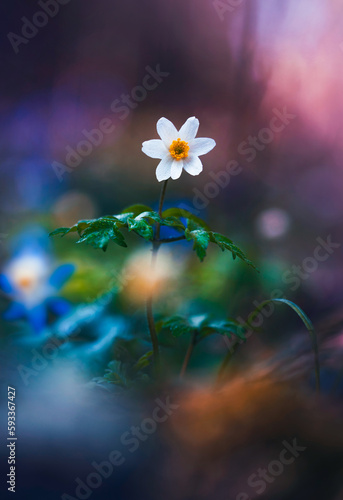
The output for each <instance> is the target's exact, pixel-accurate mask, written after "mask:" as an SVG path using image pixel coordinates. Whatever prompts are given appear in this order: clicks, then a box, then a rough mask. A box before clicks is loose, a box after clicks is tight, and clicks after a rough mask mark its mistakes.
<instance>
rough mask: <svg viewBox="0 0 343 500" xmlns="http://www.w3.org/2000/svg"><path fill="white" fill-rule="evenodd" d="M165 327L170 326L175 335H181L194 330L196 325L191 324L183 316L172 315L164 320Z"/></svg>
mask: <svg viewBox="0 0 343 500" xmlns="http://www.w3.org/2000/svg"><path fill="white" fill-rule="evenodd" d="M163 328H169V330H171V333H172V335H174V337H180V336H181V335H184V334H186V333H191V332H193V331H194V327H193V326H191V325H190V324H189V322H188V320H187V319H186V318H184V317H183V316H172V317H171V318H169V319H167V320H166V321H164V323H163Z"/></svg>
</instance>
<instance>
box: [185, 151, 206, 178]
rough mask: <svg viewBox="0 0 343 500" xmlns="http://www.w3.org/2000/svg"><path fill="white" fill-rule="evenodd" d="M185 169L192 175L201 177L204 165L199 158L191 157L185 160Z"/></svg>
mask: <svg viewBox="0 0 343 500" xmlns="http://www.w3.org/2000/svg"><path fill="white" fill-rule="evenodd" d="M183 168H184V169H185V170H186V172H188V173H189V174H191V175H199V174H200V172H202V163H201V161H200V160H199V158H198V157H197V156H193V155H190V156H188V158H187V159H186V160H184V162H183Z"/></svg>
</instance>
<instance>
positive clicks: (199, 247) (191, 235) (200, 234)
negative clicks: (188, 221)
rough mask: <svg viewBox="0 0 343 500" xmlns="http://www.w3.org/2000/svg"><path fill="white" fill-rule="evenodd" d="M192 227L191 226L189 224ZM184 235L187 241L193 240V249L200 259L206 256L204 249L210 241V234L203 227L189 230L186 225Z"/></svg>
mask: <svg viewBox="0 0 343 500" xmlns="http://www.w3.org/2000/svg"><path fill="white" fill-rule="evenodd" d="M191 227H193V226H191ZM185 236H186V239H187V240H188V241H191V240H193V242H194V244H193V250H195V251H196V253H197V256H198V257H199V259H200V260H201V261H203V260H204V258H205V257H206V250H207V247H208V244H209V241H210V235H209V233H208V232H207V231H205V230H204V229H193V230H190V229H189V228H188V227H187V229H186V231H185Z"/></svg>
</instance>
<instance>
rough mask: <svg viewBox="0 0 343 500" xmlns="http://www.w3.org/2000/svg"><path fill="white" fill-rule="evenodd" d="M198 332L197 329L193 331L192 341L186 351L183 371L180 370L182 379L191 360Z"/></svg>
mask: <svg viewBox="0 0 343 500" xmlns="http://www.w3.org/2000/svg"><path fill="white" fill-rule="evenodd" d="M197 334H198V332H197V330H194V332H193V333H192V338H191V341H190V343H189V346H188V349H187V352H186V356H185V359H184V361H183V364H182V368H181V372H180V379H182V378H183V377H184V375H185V373H186V370H187V367H188V363H189V360H190V359H191V356H192V353H193V349H194V347H195V344H196V341H197Z"/></svg>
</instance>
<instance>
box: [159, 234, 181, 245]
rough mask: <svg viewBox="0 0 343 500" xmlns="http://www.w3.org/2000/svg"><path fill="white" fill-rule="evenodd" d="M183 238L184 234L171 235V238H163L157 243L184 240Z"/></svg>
mask: <svg viewBox="0 0 343 500" xmlns="http://www.w3.org/2000/svg"><path fill="white" fill-rule="evenodd" d="M185 239H186V236H185V235H182V236H173V237H172V238H164V239H162V240H159V243H172V242H173V241H181V240H185Z"/></svg>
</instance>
